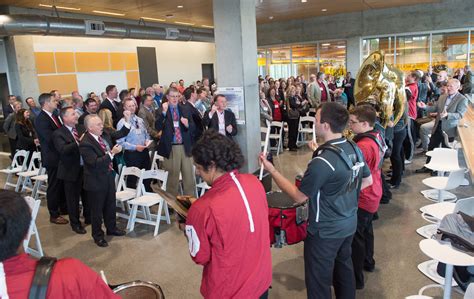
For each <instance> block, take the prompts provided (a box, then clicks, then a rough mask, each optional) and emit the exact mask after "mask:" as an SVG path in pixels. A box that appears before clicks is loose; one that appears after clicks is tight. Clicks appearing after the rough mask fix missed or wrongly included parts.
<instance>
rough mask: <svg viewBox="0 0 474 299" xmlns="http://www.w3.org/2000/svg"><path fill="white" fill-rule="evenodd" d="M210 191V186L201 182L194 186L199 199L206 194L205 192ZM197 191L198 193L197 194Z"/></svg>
mask: <svg viewBox="0 0 474 299" xmlns="http://www.w3.org/2000/svg"><path fill="white" fill-rule="evenodd" d="M209 189H211V186H209V185H208V184H207V183H206V182H204V181H202V182H200V183H198V184H196V194H197V195H198V196H199V197H201V196H203V195H204V193H206V191H207V190H209ZM198 191H199V192H198Z"/></svg>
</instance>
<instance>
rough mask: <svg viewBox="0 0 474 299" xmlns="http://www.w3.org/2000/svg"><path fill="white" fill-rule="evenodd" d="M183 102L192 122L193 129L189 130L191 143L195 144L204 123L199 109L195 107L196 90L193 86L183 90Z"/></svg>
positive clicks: (202, 130) (200, 134)
mask: <svg viewBox="0 0 474 299" xmlns="http://www.w3.org/2000/svg"><path fill="white" fill-rule="evenodd" d="M183 96H184V99H185V102H184V104H183V106H184V107H185V108H186V109H187V110H188V112H189V114H190V116H191V119H192V121H193V123H194V130H193V131H192V132H191V144H193V145H194V144H195V143H196V142H197V141H198V140H199V138H201V136H202V133H203V132H204V124H203V121H202V116H201V113H200V112H199V110H198V109H197V108H196V106H195V105H196V101H197V92H196V88H194V86H190V87H188V88H186V89H185V90H184V92H183Z"/></svg>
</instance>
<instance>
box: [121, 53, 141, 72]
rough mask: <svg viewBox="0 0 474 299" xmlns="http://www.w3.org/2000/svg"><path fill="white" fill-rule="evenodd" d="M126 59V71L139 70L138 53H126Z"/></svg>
mask: <svg viewBox="0 0 474 299" xmlns="http://www.w3.org/2000/svg"><path fill="white" fill-rule="evenodd" d="M124 57H125V69H126V70H129V71H132V70H138V58H137V53H124Z"/></svg>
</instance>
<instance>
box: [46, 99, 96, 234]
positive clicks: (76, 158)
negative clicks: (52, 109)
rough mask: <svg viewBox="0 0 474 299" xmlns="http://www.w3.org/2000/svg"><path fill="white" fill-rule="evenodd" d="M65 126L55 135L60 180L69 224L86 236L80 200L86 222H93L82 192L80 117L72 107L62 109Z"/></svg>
mask: <svg viewBox="0 0 474 299" xmlns="http://www.w3.org/2000/svg"><path fill="white" fill-rule="evenodd" d="M60 115H61V119H62V120H63V124H64V125H63V126H62V127H61V128H59V129H57V130H56V131H54V133H53V142H54V147H55V148H56V150H57V151H58V153H59V164H58V175H57V177H58V179H61V180H62V181H63V184H64V193H65V195H66V202H67V209H68V214H69V222H70V223H71V227H72V230H73V231H74V232H76V233H77V234H85V233H86V230H85V229H84V227H83V226H82V224H81V221H80V220H79V198H82V207H83V213H84V218H85V221H86V222H89V223H90V222H91V218H90V207H89V204H88V202H87V200H86V197H85V192H82V190H83V188H82V176H83V169H82V165H83V162H82V159H81V155H80V153H79V142H80V136H79V133H78V131H77V129H76V125H77V120H78V115H77V112H76V111H75V110H74V108H72V107H66V108H63V109H61V114H60Z"/></svg>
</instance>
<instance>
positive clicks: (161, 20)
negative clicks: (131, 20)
mask: <svg viewBox="0 0 474 299" xmlns="http://www.w3.org/2000/svg"><path fill="white" fill-rule="evenodd" d="M142 19H144V20H148V21H158V22H164V21H166V20H165V19H155V18H149V17H142Z"/></svg>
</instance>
